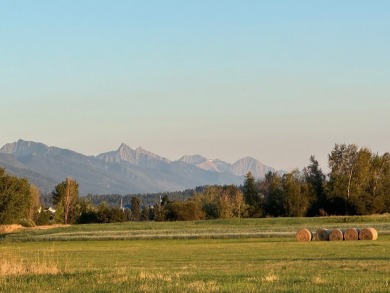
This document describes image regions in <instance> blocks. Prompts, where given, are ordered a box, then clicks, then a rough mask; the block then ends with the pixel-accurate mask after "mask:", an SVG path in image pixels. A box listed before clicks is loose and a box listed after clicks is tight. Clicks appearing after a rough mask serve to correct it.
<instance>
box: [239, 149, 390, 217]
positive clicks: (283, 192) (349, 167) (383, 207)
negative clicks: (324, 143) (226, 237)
mask: <svg viewBox="0 0 390 293" xmlns="http://www.w3.org/2000/svg"><path fill="white" fill-rule="evenodd" d="M328 164H329V168H330V173H329V174H328V175H327V176H326V175H325V174H324V173H323V172H322V170H321V168H320V166H319V164H318V161H317V160H316V159H315V157H313V156H312V157H311V158H310V165H309V166H308V167H306V168H305V169H304V170H303V172H300V171H298V170H294V171H292V172H290V173H287V174H284V175H279V174H277V173H272V172H269V173H268V174H266V176H265V178H264V179H262V180H258V181H256V180H255V179H254V178H253V176H252V175H251V174H250V173H248V174H247V176H246V179H245V183H244V194H245V199H246V202H247V203H248V204H249V206H250V207H249V215H250V216H252V217H259V216H290V217H297V216H320V215H366V214H375V213H386V212H390V155H389V153H385V154H384V155H378V154H376V153H373V152H371V151H370V150H369V149H367V148H358V147H357V146H356V145H354V144H350V145H346V144H336V145H335V147H334V149H333V150H332V152H331V153H330V154H329V156H328Z"/></svg>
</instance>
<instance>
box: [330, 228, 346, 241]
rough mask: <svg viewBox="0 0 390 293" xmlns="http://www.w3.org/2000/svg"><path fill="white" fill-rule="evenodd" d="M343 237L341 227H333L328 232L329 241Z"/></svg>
mask: <svg viewBox="0 0 390 293" xmlns="http://www.w3.org/2000/svg"><path fill="white" fill-rule="evenodd" d="M343 239H344V231H343V230H341V229H333V230H332V231H330V233H329V240H330V241H340V240H343Z"/></svg>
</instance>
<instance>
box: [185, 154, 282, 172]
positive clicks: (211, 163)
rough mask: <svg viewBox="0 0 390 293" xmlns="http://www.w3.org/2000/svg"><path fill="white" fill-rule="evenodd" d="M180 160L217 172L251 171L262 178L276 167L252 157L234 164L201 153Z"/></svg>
mask: <svg viewBox="0 0 390 293" xmlns="http://www.w3.org/2000/svg"><path fill="white" fill-rule="evenodd" d="M179 161H182V162H187V163H189V164H193V165H195V166H197V167H198V168H201V169H205V170H212V171H215V172H228V173H231V174H234V175H237V176H245V175H246V174H247V173H248V172H249V171H250V172H252V174H253V176H254V177H256V178H262V177H264V176H265V174H266V173H267V172H269V171H272V172H275V169H274V168H271V167H269V166H266V165H264V164H262V163H260V162H259V161H257V160H256V159H254V158H251V157H246V158H243V159H240V160H238V161H236V162H234V163H233V164H229V163H227V162H224V161H221V160H219V159H216V160H210V159H207V158H205V157H203V156H200V155H194V156H183V157H181V158H180V159H179Z"/></svg>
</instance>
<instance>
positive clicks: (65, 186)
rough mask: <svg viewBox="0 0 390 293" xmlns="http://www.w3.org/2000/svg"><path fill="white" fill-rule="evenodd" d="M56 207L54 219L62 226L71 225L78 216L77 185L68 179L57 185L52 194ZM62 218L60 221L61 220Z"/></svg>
mask: <svg viewBox="0 0 390 293" xmlns="http://www.w3.org/2000/svg"><path fill="white" fill-rule="evenodd" d="M52 196H53V204H54V205H55V206H56V219H57V220H59V221H60V222H62V223H64V224H73V223H75V222H76V221H77V218H78V216H79V209H78V198H79V185H78V183H77V182H76V181H75V180H73V179H72V178H70V177H67V178H66V180H65V181H63V182H61V183H59V184H58V185H57V186H56V187H55V190H54V191H53V192H52ZM61 218H62V219H61Z"/></svg>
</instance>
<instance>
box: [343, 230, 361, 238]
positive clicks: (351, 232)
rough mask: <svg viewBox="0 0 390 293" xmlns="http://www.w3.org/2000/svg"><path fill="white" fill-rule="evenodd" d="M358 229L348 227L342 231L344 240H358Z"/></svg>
mask: <svg viewBox="0 0 390 293" xmlns="http://www.w3.org/2000/svg"><path fill="white" fill-rule="evenodd" d="M359 233H360V229H357V228H348V229H347V230H345V232H344V240H359Z"/></svg>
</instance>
